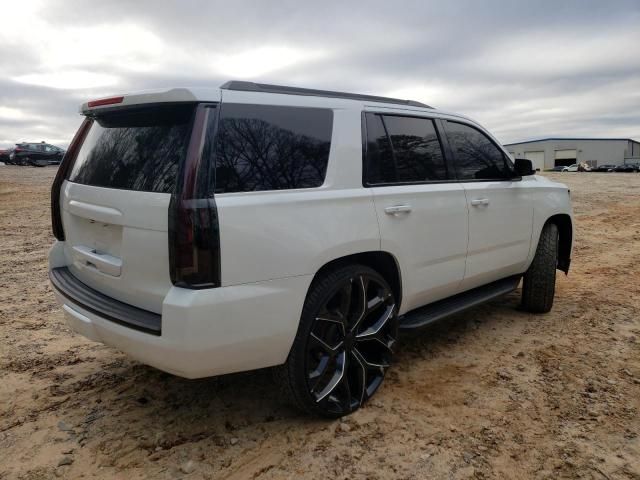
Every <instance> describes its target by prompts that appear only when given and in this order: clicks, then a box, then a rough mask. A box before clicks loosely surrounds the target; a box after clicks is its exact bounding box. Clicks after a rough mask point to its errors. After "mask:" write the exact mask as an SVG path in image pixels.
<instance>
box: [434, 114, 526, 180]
mask: <svg viewBox="0 0 640 480" xmlns="http://www.w3.org/2000/svg"><path fill="white" fill-rule="evenodd" d="M445 125H446V131H447V139H448V140H449V144H450V145H451V149H452V150H453V154H454V157H455V164H456V172H457V174H458V179H459V180H492V179H493V180H495V179H506V178H511V177H512V176H513V172H512V169H511V162H510V161H508V160H507V158H506V155H505V154H504V153H503V152H502V150H500V149H499V148H498V147H497V146H496V145H495V144H494V143H493V142H492V141H491V140H490V139H489V137H487V136H486V135H485V134H484V133H482V132H480V131H479V130H477V129H475V128H473V127H470V126H469V125H464V124H462V123H457V122H450V121H445Z"/></svg>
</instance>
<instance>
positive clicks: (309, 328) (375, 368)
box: [275, 265, 398, 418]
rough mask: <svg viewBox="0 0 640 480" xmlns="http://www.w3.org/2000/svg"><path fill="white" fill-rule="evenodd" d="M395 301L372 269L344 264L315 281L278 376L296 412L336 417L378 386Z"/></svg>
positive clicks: (393, 329) (393, 328) (390, 341)
mask: <svg viewBox="0 0 640 480" xmlns="http://www.w3.org/2000/svg"><path fill="white" fill-rule="evenodd" d="M395 302H396V300H395V297H394V295H393V292H392V290H391V288H390V287H389V284H388V283H387V282H386V281H385V279H384V278H383V277H382V276H381V275H380V274H379V273H377V272H376V271H375V270H373V269H371V268H369V267H366V266H363V265H348V266H344V267H340V268H337V269H336V270H333V271H329V272H326V273H324V274H321V275H320V276H319V277H318V278H316V279H315V280H314V281H313V283H312V284H311V287H310V288H309V292H308V293H307V298H306V300H305V303H304V307H303V309H302V315H301V318H300V324H299V326H298V332H297V334H296V337H295V340H294V342H293V346H292V347H291V351H290V353H289V357H288V359H287V362H286V363H285V364H284V365H282V366H280V367H278V368H277V369H276V372H275V373H276V377H277V379H278V381H279V382H280V384H281V386H282V387H283V392H284V394H285V395H286V397H287V399H288V400H289V401H291V402H292V403H293V404H294V406H296V407H297V408H299V409H300V410H302V411H304V412H307V413H310V414H313V415H318V416H322V417H327V418H339V417H342V416H344V415H347V414H349V413H351V412H353V411H355V410H357V409H358V408H360V407H361V406H362V405H363V404H364V403H365V402H366V401H367V400H368V399H369V398H371V396H372V395H373V394H374V393H375V392H376V390H377V389H378V388H379V387H380V384H381V383H382V381H383V379H384V375H385V372H386V370H387V368H388V367H389V366H390V365H391V360H392V356H393V349H394V346H395V344H396V339H397V334H398V318H397V310H398V309H397V306H396V303H395Z"/></svg>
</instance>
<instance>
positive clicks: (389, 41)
mask: <svg viewBox="0 0 640 480" xmlns="http://www.w3.org/2000/svg"><path fill="white" fill-rule="evenodd" d="M0 11H1V12H2V18H3V21H2V27H1V28H0V68H1V71H2V75H0V146H7V145H11V144H13V143H15V142H17V141H22V140H25V141H40V140H46V141H49V142H52V143H56V144H59V145H62V146H64V145H66V144H67V143H68V142H69V140H70V139H71V137H72V136H73V133H74V131H75V129H76V128H77V126H78V125H79V123H80V120H81V119H80V117H79V115H78V113H77V108H78V105H79V104H80V103H82V102H83V101H86V100H87V99H90V98H95V97H98V96H104V95H109V94H112V93H118V92H128V91H135V90H144V89H148V88H159V87H167V86H218V85H220V84H222V83H224V82H225V81H226V80H229V79H239V80H240V79H242V80H254V81H261V82H266V83H279V84H288V85H296V86H302V87H311V88H321V89H332V90H343V91H353V92H357V93H371V94H377V95H389V96H398V97H404V98H411V99H415V100H420V101H423V102H425V103H428V104H430V105H434V106H436V107H438V108H443V109H447V110H453V111H457V112H460V113H464V114H467V115H469V116H471V117H473V118H475V119H477V120H478V121H480V122H481V123H482V124H484V125H485V126H486V127H487V128H489V129H490V130H491V131H493V133H494V134H495V135H496V136H497V137H498V138H499V139H500V140H501V141H503V142H505V143H507V142H512V141H519V140H523V139H529V138H540V137H544V136H587V137H632V138H636V139H640V0H629V1H623V0H620V1H616V0H610V1H606V2H605V1H590V0H577V1H568V0H567V1H560V0H554V1H546V0H537V1H535V2H533V1H521V2H517V1H498V0H485V1H482V2H481V1H442V0H438V1H426V0H423V1H401V0H396V1H390V0H386V1H377V0H368V1H366V2H365V1H362V2H359V3H356V2H347V1H346V0H343V1H336V2H333V1H327V0H319V1H318V0H316V1H314V2H305V1H301V0H295V1H289V0H279V1H277V2H275V1H273V2H271V1H269V2H267V1H258V0H254V1H242V0H233V1H224V2H222V1H220V2H216V1H186V0H183V1H177V0H176V1H163V0H143V1H135V2H134V1H129V0H102V1H100V2H97V1H93V2H89V1H75V0H46V1H38V0H34V1H32V0H0Z"/></svg>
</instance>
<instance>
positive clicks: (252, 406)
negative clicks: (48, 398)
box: [61, 293, 525, 455]
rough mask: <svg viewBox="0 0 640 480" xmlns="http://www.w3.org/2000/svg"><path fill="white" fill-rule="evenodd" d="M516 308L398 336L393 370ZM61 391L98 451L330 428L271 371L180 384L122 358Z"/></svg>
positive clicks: (492, 308)
mask: <svg viewBox="0 0 640 480" xmlns="http://www.w3.org/2000/svg"><path fill="white" fill-rule="evenodd" d="M517 304H518V298H517V294H515V293H514V294H511V295H509V296H507V297H505V298H503V299H499V300H496V301H494V302H491V303H489V304H486V305H483V306H480V307H476V308H473V309H471V310H468V311H467V312H464V313H461V314H458V315H455V316H453V317H451V318H450V319H446V320H443V321H441V322H438V323H436V324H434V325H432V326H430V327H426V328H425V329H422V330H420V331H416V332H412V333H411V334H404V335H403V336H402V338H401V345H400V352H399V354H398V355H397V357H396V365H395V366H396V367H397V370H396V371H398V372H400V371H402V370H405V369H406V367H407V366H408V365H410V364H411V362H415V361H416V359H418V360H421V361H422V360H424V361H429V358H434V357H435V356H437V355H439V354H440V353H441V352H443V351H444V349H446V348H450V347H451V343H453V342H457V341H464V340H465V339H466V338H467V337H468V336H471V335H475V334H477V331H478V329H480V330H483V329H485V328H488V329H495V328H499V327H500V325H501V324H504V323H505V322H513V321H514V319H516V321H517V317H518V315H517V313H518V311H517V310H516V307H517ZM514 314H516V315H514ZM523 315H525V314H523ZM393 370H394V369H393V368H392V371H393ZM69 387H70V388H67V389H66V390H67V391H66V392H61V393H74V394H75V402H74V403H75V404H76V405H77V406H78V407H81V408H78V409H76V410H72V409H69V408H66V409H65V410H66V411H67V413H69V414H70V415H71V417H70V418H69V421H70V422H71V423H73V424H76V425H78V426H79V428H78V430H79V432H80V433H79V437H80V438H81V439H84V441H85V442H91V441H92V440H97V441H99V442H100V445H101V446H99V447H98V448H100V449H103V448H104V444H108V443H109V442H113V441H115V440H118V441H120V440H121V439H123V438H125V437H126V438H129V439H135V440H136V442H137V444H138V447H141V448H146V449H147V450H148V454H149V455H152V454H153V453H154V452H157V451H159V450H167V449H171V448H174V447H176V446H178V445H182V444H186V443H192V442H199V441H201V440H207V441H210V442H211V443H212V444H213V445H218V446H228V445H229V442H231V441H232V439H233V438H234V436H235V435H239V432H244V433H245V434H246V432H251V434H252V435H253V436H254V437H256V439H257V440H258V441H259V440H260V438H266V437H267V436H270V435H272V434H274V433H277V432H280V431H283V430H285V429H286V428H291V425H292V424H293V425H296V427H295V428H309V427H310V426H312V427H313V428H325V427H326V425H327V424H330V423H331V422H330V421H327V420H322V419H317V418H312V417H310V416H308V415H305V414H303V413H300V412H298V411H297V410H296V409H294V408H293V407H291V406H290V405H289V404H288V402H287V400H286V398H285V396H284V395H283V393H282V392H281V390H280V388H279V385H278V384H277V382H276V381H275V379H274V375H273V369H263V370H256V371H251V372H244V373H237V374H231V375H224V376H219V377H212V378H205V379H198V380H187V379H183V378H180V377H176V376H173V375H170V374H166V373H163V372H160V371H158V370H156V369H154V368H152V367H148V366H145V365H142V364H139V363H137V362H134V361H132V360H129V359H127V358H125V357H122V358H121V359H119V360H117V361H114V362H111V363H109V364H107V365H104V368H103V369H102V370H101V371H99V372H94V373H91V374H89V377H85V378H84V379H83V380H81V381H76V382H75V383H74V384H72V385H70V386H69ZM69 389H70V390H71V391H72V392H69V391H68V390H69ZM383 389H384V386H383ZM71 406H72V405H68V407H71Z"/></svg>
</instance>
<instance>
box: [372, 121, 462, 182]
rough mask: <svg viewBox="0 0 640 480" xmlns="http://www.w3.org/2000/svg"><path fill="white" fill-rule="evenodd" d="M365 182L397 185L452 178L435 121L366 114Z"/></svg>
mask: <svg viewBox="0 0 640 480" xmlns="http://www.w3.org/2000/svg"><path fill="white" fill-rule="evenodd" d="M366 122H367V163H366V168H365V171H366V173H365V184H367V185H376V184H395V183H420V182H431V181H442V180H448V179H449V172H448V170H447V164H446V162H445V159H444V156H443V154H442V148H441V146H440V141H439V139H438V134H437V133H436V129H435V126H434V124H433V120H431V119H427V118H417V117H403V116H398V115H379V114H374V113H367V114H366Z"/></svg>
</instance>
